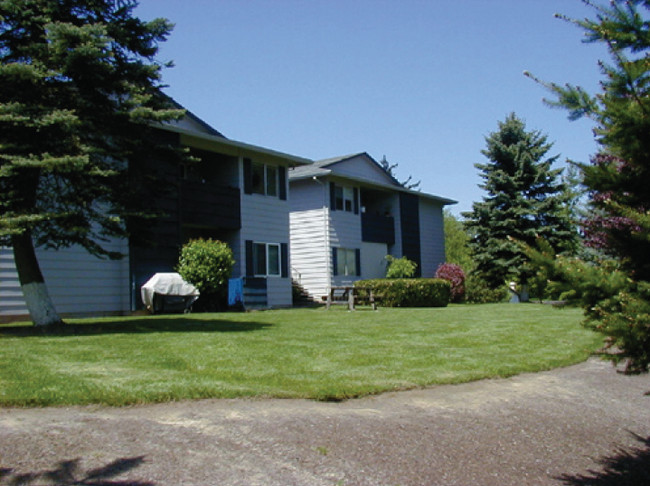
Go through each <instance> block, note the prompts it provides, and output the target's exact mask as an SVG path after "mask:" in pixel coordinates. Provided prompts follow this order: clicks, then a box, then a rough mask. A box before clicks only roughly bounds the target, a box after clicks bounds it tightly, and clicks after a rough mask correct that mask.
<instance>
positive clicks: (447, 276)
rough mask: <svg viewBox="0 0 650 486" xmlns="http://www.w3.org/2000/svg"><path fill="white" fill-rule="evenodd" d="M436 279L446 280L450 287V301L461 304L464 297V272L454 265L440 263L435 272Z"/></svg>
mask: <svg viewBox="0 0 650 486" xmlns="http://www.w3.org/2000/svg"><path fill="white" fill-rule="evenodd" d="M435 277H436V278H441V279H443V280H446V281H448V282H449V284H450V285H451V301H452V302H461V301H462V300H463V298H464V297H465V272H463V269H462V268H460V266H459V265H456V264H455V263H442V264H441V265H440V266H439V267H438V270H436V275H435Z"/></svg>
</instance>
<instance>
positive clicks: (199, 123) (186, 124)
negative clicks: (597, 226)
mask: <svg viewBox="0 0 650 486" xmlns="http://www.w3.org/2000/svg"><path fill="white" fill-rule="evenodd" d="M165 96H166V97H167V98H168V99H169V101H170V102H171V103H172V105H174V107H175V108H177V109H179V110H184V111H185V116H184V117H183V118H182V119H180V120H179V121H177V122H168V123H167V124H168V125H178V126H180V127H183V128H186V129H190V130H193V131H199V132H203V133H206V134H207V135H213V136H215V137H220V138H226V136H225V135H224V134H222V133H221V132H219V131H218V130H217V129H215V128H213V127H212V126H211V125H209V124H208V123H207V122H205V121H203V120H202V119H201V118H199V117H198V116H196V115H195V114H194V113H192V112H191V111H190V110H188V109H187V108H185V107H184V106H182V105H181V104H180V103H179V102H178V101H176V100H175V99H174V98H172V97H171V96H167V95H165Z"/></svg>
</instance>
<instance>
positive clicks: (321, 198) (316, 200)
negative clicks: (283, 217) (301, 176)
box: [289, 179, 329, 211]
mask: <svg viewBox="0 0 650 486" xmlns="http://www.w3.org/2000/svg"><path fill="white" fill-rule="evenodd" d="M328 205H329V186H328V182H326V181H321V180H320V179H319V180H318V181H315V180H313V179H305V180H299V181H292V182H291V190H290V191H289V206H290V208H291V211H309V210H312V209H320V208H323V207H326V206H328Z"/></svg>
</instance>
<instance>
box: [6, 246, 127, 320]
mask: <svg viewBox="0 0 650 486" xmlns="http://www.w3.org/2000/svg"><path fill="white" fill-rule="evenodd" d="M106 246H107V247H108V248H109V249H110V250H112V251H120V252H122V253H128V246H127V244H126V242H125V241H113V242H112V243H109V244H108V245H106ZM36 254H37V257H38V261H39V264H40V266H41V271H42V272H43V277H44V278H45V283H46V284H47V288H48V291H49V294H50V297H51V298H52V301H53V302H54V305H55V307H56V310H57V312H59V314H62V315H104V314H114V313H126V312H128V311H129V310H130V292H129V260H128V256H127V257H125V258H124V259H122V260H106V259H99V258H96V257H94V256H92V255H90V254H89V253H88V252H86V251H85V250H84V249H83V248H81V247H71V248H64V249H61V250H41V249H37V250H36ZM26 314H27V308H26V306H25V303H24V300H23V296H22V291H21V289H20V285H19V283H18V275H17V273H16V270H15V264H14V260H13V252H12V250H11V249H9V248H3V249H1V250H0V316H9V315H26Z"/></svg>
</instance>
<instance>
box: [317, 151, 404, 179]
mask: <svg viewBox="0 0 650 486" xmlns="http://www.w3.org/2000/svg"><path fill="white" fill-rule="evenodd" d="M328 169H331V170H332V172H333V174H334V175H343V176H349V177H354V178H357V179H365V180H367V181H370V182H377V183H379V184H395V181H393V180H392V179H391V178H390V177H389V176H388V175H387V174H386V172H384V171H383V170H382V169H381V168H380V167H378V166H377V164H375V163H374V162H373V161H371V160H369V159H368V158H366V157H365V156H363V155H360V156H358V157H355V158H353V159H350V160H346V161H343V162H338V163H336V164H333V165H331V166H329V167H328Z"/></svg>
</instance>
